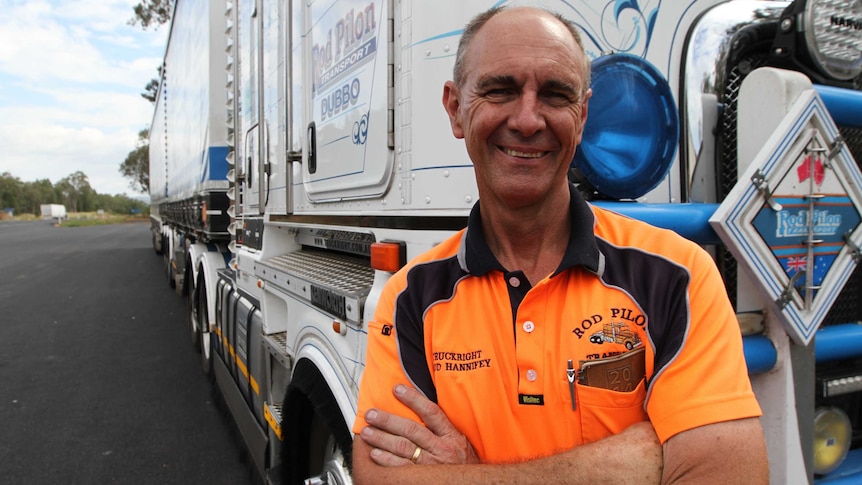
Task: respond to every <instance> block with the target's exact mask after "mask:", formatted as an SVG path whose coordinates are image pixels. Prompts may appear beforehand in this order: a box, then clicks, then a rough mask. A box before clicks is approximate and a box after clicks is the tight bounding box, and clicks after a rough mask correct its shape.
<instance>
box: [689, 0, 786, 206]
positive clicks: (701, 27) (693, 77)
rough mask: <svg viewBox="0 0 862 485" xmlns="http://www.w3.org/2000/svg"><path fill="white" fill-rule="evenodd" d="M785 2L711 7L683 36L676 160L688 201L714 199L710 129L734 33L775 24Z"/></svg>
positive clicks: (759, 0)
mask: <svg viewBox="0 0 862 485" xmlns="http://www.w3.org/2000/svg"><path fill="white" fill-rule="evenodd" d="M789 5H790V2H783V1H769V0H738V1H732V2H727V3H724V4H721V5H718V6H716V7H715V8H713V9H711V10H709V11H708V12H706V13H705V14H704V15H703V16H702V17H701V18H700V19H699V20H698V21H697V23H696V24H695V25H694V28H693V29H692V30H691V32H690V35H689V37H688V40H687V44H686V50H685V64H684V66H683V70H684V73H685V74H684V80H683V87H682V89H681V100H680V101H681V107H680V111H681V115H680V125H681V126H680V128H681V133H682V146H681V147H680V148H681V150H680V154H681V155H682V157H681V159H682V160H684V163H685V173H686V176H687V181H688V188H687V190H686V193H687V194H688V196H687V201H689V202H705V203H715V202H719V201H718V200H717V199H718V197H717V195H716V188H715V184H714V183H713V181H714V180H716V178H715V177H716V173H715V172H716V166H717V161H716V156H717V154H716V152H715V146H716V140H715V128H716V123H717V120H718V113H719V110H720V109H721V106H720V100H721V97H722V93H723V90H724V86H725V84H726V82H727V80H726V79H725V76H726V72H727V65H728V62H729V59H730V55H731V51H732V48H733V47H734V42H739V41H738V40H735V38H734V37H735V36H736V34H737V33H738V32H740V31H741V30H742V29H744V28H746V27H750V26H752V25H757V24H767V23H775V22H778V19H779V17H780V16H781V13H782V12H783V11H784V9H785V8H786V7H787V6H789Z"/></svg>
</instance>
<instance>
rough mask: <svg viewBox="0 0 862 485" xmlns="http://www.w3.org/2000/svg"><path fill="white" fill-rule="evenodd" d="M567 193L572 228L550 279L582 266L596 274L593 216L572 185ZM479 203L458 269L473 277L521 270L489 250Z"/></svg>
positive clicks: (477, 202) (468, 226)
mask: <svg viewBox="0 0 862 485" xmlns="http://www.w3.org/2000/svg"><path fill="white" fill-rule="evenodd" d="M569 194H570V197H569V217H570V218H571V228H572V230H571V234H570V235H569V244H568V246H567V247H566V252H565V254H564V255H563V259H562V261H561V262H560V266H559V267H558V268H557V270H556V271H554V274H553V275H551V276H556V275H558V274H560V273H561V272H563V271H564V270H566V269H569V268H572V267H575V266H583V267H584V268H585V269H587V270H589V271H592V272H593V273H598V271H599V262H600V256H599V249H598V245H597V244H596V236H595V234H594V232H593V226H594V224H595V216H594V215H593V211H592V209H591V208H590V205H589V204H587V202H586V201H585V200H584V198H583V196H581V194H580V193H579V192H578V191H577V189H576V188H575V186H574V185H572V184H569ZM480 202H481V201H476V204H475V205H474V206H473V210H472V211H470V218H469V219H468V221H467V230H466V231H465V232H464V236H463V238H462V241H461V250H460V252H461V254H459V259H460V260H461V266H462V267H463V268H464V270H465V271H467V272H468V273H470V274H472V275H476V276H481V275H484V274H487V273H488V272H490V271H491V270H495V269H496V270H499V271H503V272H506V271H507V270H509V271H514V270H518V269H520V268H504V267H503V265H502V264H500V262H499V261H497V258H496V257H495V256H494V254H493V253H492V252H491V249H490V248H489V247H488V243H487V241H486V240H485V234H484V232H483V231H482V215H481V209H480Z"/></svg>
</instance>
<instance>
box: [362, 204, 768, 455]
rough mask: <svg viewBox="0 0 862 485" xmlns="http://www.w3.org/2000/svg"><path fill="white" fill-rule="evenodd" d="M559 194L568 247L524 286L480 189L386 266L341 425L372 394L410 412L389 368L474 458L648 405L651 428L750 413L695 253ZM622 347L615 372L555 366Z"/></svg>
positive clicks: (611, 429)
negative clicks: (424, 245) (473, 200)
mask: <svg viewBox="0 0 862 485" xmlns="http://www.w3.org/2000/svg"><path fill="white" fill-rule="evenodd" d="M571 194H572V195H571V203H570V214H571V221H572V224H571V227H572V232H571V236H570V240H569V245H568V248H567V250H566V252H565V255H564V257H563V260H562V262H561V263H560V266H559V268H558V269H557V270H556V271H555V272H554V273H553V274H551V275H549V276H548V277H546V278H544V279H543V280H541V281H539V282H538V283H536V285H535V286H531V285H530V283H529V281H528V280H527V278H526V277H525V276H524V274H523V273H522V272H521V271H518V270H509V269H506V268H504V267H503V266H502V265H501V264H500V263H499V262H498V261H497V260H496V258H495V257H494V255H493V254H492V253H491V251H490V250H489V248H488V245H487V243H486V241H485V238H484V236H483V234H482V225H481V209H480V204H479V203H477V204H476V205H475V206H474V208H473V210H472V212H471V215H470V218H469V221H468V225H467V228H466V229H464V230H462V231H460V232H459V233H457V234H455V235H453V236H452V237H451V238H449V239H448V240H446V241H444V242H442V243H441V244H439V245H438V246H436V247H435V248H433V249H432V250H430V251H428V252H426V253H425V254H423V255H421V256H419V257H418V258H417V259H415V260H414V261H412V262H411V264H410V265H408V266H407V267H405V268H403V269H402V270H401V271H399V272H398V273H396V274H395V275H393V277H392V278H390V280H389V282H388V283H387V285H386V287H385V289H384V290H383V293H382V295H381V297H380V300H379V302H378V305H377V308H376V312H375V316H374V320H373V321H372V322H369V325H368V347H367V351H366V362H365V366H366V367H365V370H364V373H363V376H362V381H361V384H360V390H359V407H358V415H357V419H356V422H355V424H354V426H353V431H354V432H355V433H359V432H360V431H361V429H362V428H363V427H364V426H366V422H365V420H364V415H365V412H366V411H367V410H368V409H369V408H372V407H374V408H379V409H383V410H386V411H389V412H393V413H395V414H398V415H401V416H406V417H410V418H411V419H414V420H416V421H419V422H421V421H420V420H419V418H418V417H417V416H416V415H415V414H414V413H413V412H412V411H410V410H409V409H408V408H406V407H405V406H404V405H402V404H401V403H400V402H398V401H397V400H396V399H395V398H394V396H393V394H392V389H393V387H394V386H395V385H396V384H398V383H405V384H410V385H413V386H414V387H415V388H416V389H418V390H420V391H421V392H422V393H424V395H425V396H427V397H428V398H429V399H431V400H432V401H434V402H436V403H437V404H438V405H439V406H440V407H441V408H442V410H443V411H444V412H445V413H446V415H447V416H448V417H449V419H450V420H451V421H452V422H453V424H454V425H455V426H456V427H457V428H458V429H459V430H460V431H461V432H462V433H464V435H465V436H466V437H467V438H468V439H469V440H470V443H471V444H472V445H473V447H474V448H475V450H476V452H477V454H478V456H479V457H480V458H481V459H482V460H483V462H486V463H506V462H515V461H522V460H525V459H530V458H537V457H541V456H548V455H551V454H555V453H559V452H562V451H564V450H567V449H570V448H572V447H574V446H578V445H581V444H584V443H589V442H593V441H596V440H600V439H602V438H605V437H607V436H610V435H612V434H615V433H619V432H621V431H622V430H623V429H625V428H626V427H628V426H629V425H631V424H633V423H635V422H639V421H643V420H647V419H649V420H650V421H651V422H652V424H653V427H654V428H655V430H656V432H657V433H658V436H659V439H660V440H661V441H662V443H664V442H665V441H666V440H667V439H668V438H670V437H671V436H673V435H675V434H677V433H679V432H681V431H685V430H687V429H691V428H695V427H698V426H702V425H706V424H710V423H716V422H721V421H729V420H734V419H741V418H746V417H754V416H759V415H760V408H759V406H758V404H757V401H756V400H755V397H754V395H753V393H752V390H751V385H750V382H749V379H748V373H747V370H746V366H745V361H744V357H743V353H742V339H741V336H740V331H739V327H738V324H737V322H736V318H735V315H734V312H733V309H732V307H731V305H730V302H729V301H728V298H727V294H726V291H725V289H724V285H723V283H722V280H721V278H720V276H719V274H718V271H717V269H716V267H715V265H714V263H713V260H712V258H711V257H710V256H709V254H708V253H706V251H704V250H703V249H702V248H701V247H700V246H698V245H696V244H694V243H692V242H691V241H688V240H686V239H684V238H682V237H680V236H679V235H677V234H676V233H674V232H672V231H668V230H664V229H659V228H655V227H653V226H650V225H647V224H645V223H643V222H640V221H636V220H633V219H629V218H626V217H624V216H621V215H619V214H615V213H613V212H610V211H607V210H604V209H601V208H598V207H594V206H591V205H589V204H588V203H586V202H585V201H584V200H583V198H582V197H581V196H580V194H578V192H577V191H576V190H574V187H572V189H571ZM641 349H643V350H641ZM626 352H639V353H640V354H642V355H643V356H644V357H642V358H644V362H643V367H642V368H643V369H644V375H643V376H637V375H636V376H634V378H632V376H630V375H628V376H622V377H626V378H628V379H629V380H628V382H629V383H630V384H629V386H628V387H625V388H619V387H613V386H599V387H596V386H591V385H586V384H584V383H582V382H580V380H579V379H577V378H575V379H572V380H570V377H573V374H575V375H577V374H578V371H579V369H581V368H582V367H585V366H584V363H587V362H601V361H603V359H611V358H614V357H620V356H623V357H627V356H626V355H625V354H626ZM632 355H633V356H634V355H637V354H632ZM632 358H634V357H632ZM569 361H572V365H570V364H569ZM571 368H574V372H572V371H571V370H570V369H571ZM628 371H629V372H631V369H630V368H628ZM622 372H623V373H624V372H626V369H623V370H622ZM612 374H613V373H608V375H612ZM618 374H619V373H618ZM617 377H620V376H617ZM641 377H642V378H641ZM613 379H614V377H611V378H610V380H613ZM612 389H617V390H612ZM573 398H574V400H573Z"/></svg>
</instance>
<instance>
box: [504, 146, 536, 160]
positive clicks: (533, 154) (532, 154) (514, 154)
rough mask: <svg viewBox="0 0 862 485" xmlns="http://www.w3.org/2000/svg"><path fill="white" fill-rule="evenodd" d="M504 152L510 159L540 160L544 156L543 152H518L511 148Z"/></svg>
mask: <svg viewBox="0 0 862 485" xmlns="http://www.w3.org/2000/svg"><path fill="white" fill-rule="evenodd" d="M504 151H505V152H506V155H509V156H510V157H519V158H540V157H541V156H542V155H543V154H544V153H543V152H519V151H518V150H511V149H509V148H505V149H504Z"/></svg>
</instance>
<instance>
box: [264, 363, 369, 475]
mask: <svg viewBox="0 0 862 485" xmlns="http://www.w3.org/2000/svg"><path fill="white" fill-rule="evenodd" d="M283 416H284V417H285V418H284V424H283V426H282V430H283V432H284V437H285V439H284V444H283V446H282V448H281V462H282V466H281V469H282V477H281V478H282V483H286V484H301V483H327V484H329V485H333V484H350V483H352V479H351V478H350V464H351V456H352V451H353V436H352V435H351V434H350V431H349V430H348V429H347V425H346V424H345V423H344V419H343V418H342V416H341V412H340V410H339V408H338V405H337V404H336V402H335V397H334V396H333V395H332V391H331V390H330V389H329V387H328V386H327V385H326V381H325V380H324V379H323V376H322V375H321V374H320V371H318V370H317V368H316V367H315V366H314V364H311V363H310V362H309V361H302V362H300V363H299V364H298V365H297V370H296V372H294V378H293V381H292V382H291V383H290V385H289V386H288V388H287V391H286V392H285V398H284V412H283Z"/></svg>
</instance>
